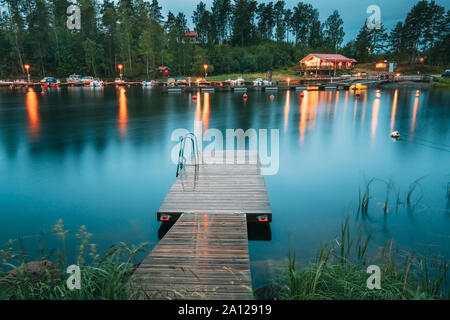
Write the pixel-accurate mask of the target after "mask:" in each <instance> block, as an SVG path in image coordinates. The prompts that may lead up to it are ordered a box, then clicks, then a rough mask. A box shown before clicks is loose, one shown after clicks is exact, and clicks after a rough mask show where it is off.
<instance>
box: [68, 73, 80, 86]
mask: <svg viewBox="0 0 450 320" xmlns="http://www.w3.org/2000/svg"><path fill="white" fill-rule="evenodd" d="M81 78H82V76H81V75H79V74H72V75H70V76H69V77H68V78H67V79H66V82H67V83H72V84H79V83H81Z"/></svg>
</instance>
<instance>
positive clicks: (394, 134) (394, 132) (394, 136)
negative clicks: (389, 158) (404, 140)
mask: <svg viewBox="0 0 450 320" xmlns="http://www.w3.org/2000/svg"><path fill="white" fill-rule="evenodd" d="M391 138H394V139H398V138H400V132H398V131H393V132H391Z"/></svg>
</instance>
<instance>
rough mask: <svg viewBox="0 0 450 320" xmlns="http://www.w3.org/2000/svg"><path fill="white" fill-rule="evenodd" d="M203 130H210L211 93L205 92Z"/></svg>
mask: <svg viewBox="0 0 450 320" xmlns="http://www.w3.org/2000/svg"><path fill="white" fill-rule="evenodd" d="M202 121H203V131H204V132H206V130H208V125H209V93H208V92H205V93H204V94H203V116H202Z"/></svg>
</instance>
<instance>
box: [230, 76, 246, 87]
mask: <svg viewBox="0 0 450 320" xmlns="http://www.w3.org/2000/svg"><path fill="white" fill-rule="evenodd" d="M233 84H234V86H243V85H245V80H244V79H243V78H241V77H239V78H237V79H236V80H233Z"/></svg>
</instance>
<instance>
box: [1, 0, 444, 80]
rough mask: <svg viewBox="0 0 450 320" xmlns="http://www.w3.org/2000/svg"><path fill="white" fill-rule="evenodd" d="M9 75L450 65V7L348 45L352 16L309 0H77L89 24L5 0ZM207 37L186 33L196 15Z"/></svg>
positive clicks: (424, 7) (48, 3)
mask: <svg viewBox="0 0 450 320" xmlns="http://www.w3.org/2000/svg"><path fill="white" fill-rule="evenodd" d="M0 4H1V6H2V8H3V9H4V10H3V13H2V15H1V16H0V78H5V77H10V76H22V75H24V74H25V70H24V68H23V65H24V64H25V63H27V64H30V65H31V66H32V75H33V76H34V77H43V76H51V75H54V76H58V77H65V76H68V75H69V74H72V73H79V74H90V75H93V76H96V77H114V76H115V75H117V70H116V68H117V65H118V64H119V63H120V64H123V65H124V69H125V76H126V77H128V78H139V77H140V78H145V77H154V76H156V75H157V68H158V66H162V65H167V66H169V67H170V68H171V72H172V74H176V75H201V74H202V73H203V64H205V63H207V64H208V65H209V66H210V67H209V70H208V72H209V73H210V74H224V73H248V72H265V71H266V70H270V69H271V70H276V69H282V68H290V67H292V66H293V65H295V64H296V63H297V62H298V60H299V59H300V58H302V57H303V56H305V55H306V54H308V53H311V52H319V53H321V52H322V53H335V52H337V53H341V54H344V55H346V56H348V57H351V58H355V59H357V60H358V61H359V62H361V63H363V62H370V61H375V60H377V59H380V58H383V59H390V60H395V61H405V62H409V63H411V64H414V63H416V58H417V57H418V56H421V57H425V59H426V63H427V64H431V65H439V66H444V67H445V66H448V64H449V61H450V60H449V52H450V48H449V44H450V38H449V37H450V35H449V22H450V11H446V10H445V8H443V7H441V6H439V5H437V4H436V3H435V2H434V1H426V0H422V1H419V2H417V3H416V4H415V5H414V6H413V7H412V9H411V10H410V11H409V12H408V13H407V14H406V16H405V19H404V21H399V22H398V23H397V25H396V26H395V28H394V29H392V30H386V28H385V27H384V26H383V25H382V27H381V28H380V29H375V30H369V29H368V28H367V27H366V25H365V21H363V19H362V21H361V25H362V28H361V30H360V32H359V34H358V36H357V37H356V39H354V40H352V41H349V42H348V43H346V44H344V43H343V40H344V36H345V31H344V30H345V22H344V21H343V20H342V18H341V16H340V14H339V12H338V11H334V12H333V13H332V14H331V15H330V16H329V17H327V18H326V19H325V20H324V21H320V19H319V12H318V10H317V9H316V8H314V7H313V6H312V5H310V4H306V3H302V2H299V3H298V4H297V5H296V6H295V7H292V8H288V7H287V6H286V4H285V1H283V0H281V1H276V2H269V3H267V4H263V3H259V2H258V1H254V0H234V1H232V0H214V1H213V4H212V6H211V7H210V8H208V7H207V6H206V5H205V4H204V3H203V2H200V3H199V4H198V5H197V7H196V9H195V11H194V12H193V13H192V16H191V17H187V16H186V15H185V14H184V13H181V12H180V13H173V12H169V13H168V14H167V16H166V17H164V16H163V15H162V13H161V10H162V7H161V6H160V5H159V3H158V1H157V0H149V1H144V0H119V1H113V0H104V1H95V0H78V1H75V4H77V5H78V6H79V7H80V9H81V30H69V29H68V28H67V26H66V20H67V14H66V10H67V7H68V6H69V5H70V4H72V2H71V1H67V0H0ZM189 20H190V21H192V24H193V25H194V26H195V30H197V32H198V41H189V40H187V39H186V38H185V32H186V31H188V29H189V28H188V21H189Z"/></svg>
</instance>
